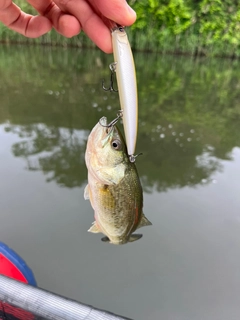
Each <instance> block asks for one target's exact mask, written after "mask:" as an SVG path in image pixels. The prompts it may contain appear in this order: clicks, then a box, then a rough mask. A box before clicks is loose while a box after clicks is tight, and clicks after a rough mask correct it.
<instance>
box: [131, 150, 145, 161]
mask: <svg viewBox="0 0 240 320" xmlns="http://www.w3.org/2000/svg"><path fill="white" fill-rule="evenodd" d="M142 154H143V153H142V152H140V153H138V154H136V155H134V154H131V155H130V156H129V160H130V162H135V161H136V159H137V157H138V156H142Z"/></svg>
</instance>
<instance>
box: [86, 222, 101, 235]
mask: <svg viewBox="0 0 240 320" xmlns="http://www.w3.org/2000/svg"><path fill="white" fill-rule="evenodd" d="M88 232H92V233H99V232H101V231H100V230H99V229H98V226H97V224H96V221H94V222H93V225H92V226H91V228H90V229H88Z"/></svg>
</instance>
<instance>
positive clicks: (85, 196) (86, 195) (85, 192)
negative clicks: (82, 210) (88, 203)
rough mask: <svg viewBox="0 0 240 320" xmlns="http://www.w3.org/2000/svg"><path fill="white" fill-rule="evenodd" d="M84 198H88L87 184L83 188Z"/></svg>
mask: <svg viewBox="0 0 240 320" xmlns="http://www.w3.org/2000/svg"><path fill="white" fill-rule="evenodd" d="M84 199H85V200H89V187H88V184H87V185H86V187H85V189H84Z"/></svg>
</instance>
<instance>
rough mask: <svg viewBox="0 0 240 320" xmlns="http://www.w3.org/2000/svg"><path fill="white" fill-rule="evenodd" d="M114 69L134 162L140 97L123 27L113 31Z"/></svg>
mask: <svg viewBox="0 0 240 320" xmlns="http://www.w3.org/2000/svg"><path fill="white" fill-rule="evenodd" d="M112 43H113V56H114V63H113V64H112V65H111V66H112V68H113V67H114V69H115V71H116V76H117V84H118V91H119V99H120V105H121V110H122V112H123V127H124V133H125V137H126V144H127V151H128V155H129V156H130V161H132V162H134V161H135V157H134V156H133V155H134V152H135V147H136V141H137V129H138V97H137V81H136V72H135V65H134V59H133V55H132V50H131V46H130V43H129V41H128V36H127V33H126V31H125V30H124V28H123V27H119V26H118V27H115V28H113V29H112Z"/></svg>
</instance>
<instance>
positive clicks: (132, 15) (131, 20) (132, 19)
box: [125, 4, 137, 26]
mask: <svg viewBox="0 0 240 320" xmlns="http://www.w3.org/2000/svg"><path fill="white" fill-rule="evenodd" d="M127 11H128V17H127V19H126V20H128V23H127V24H125V25H127V26H130V25H132V24H133V23H134V22H135V21H136V19H137V14H136V12H135V11H134V10H133V9H132V8H131V7H130V6H129V5H128V4H127Z"/></svg>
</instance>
